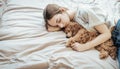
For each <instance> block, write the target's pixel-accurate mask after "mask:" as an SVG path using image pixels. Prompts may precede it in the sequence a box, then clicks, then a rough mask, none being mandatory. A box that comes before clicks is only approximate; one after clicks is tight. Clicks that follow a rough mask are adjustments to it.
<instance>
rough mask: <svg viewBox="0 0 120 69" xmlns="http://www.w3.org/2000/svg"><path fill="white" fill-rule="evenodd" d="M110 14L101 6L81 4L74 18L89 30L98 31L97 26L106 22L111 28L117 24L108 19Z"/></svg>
mask: <svg viewBox="0 0 120 69" xmlns="http://www.w3.org/2000/svg"><path fill="white" fill-rule="evenodd" d="M107 18H108V15H107V13H106V12H105V11H103V10H102V9H101V8H100V7H99V6H80V7H77V11H76V14H75V17H74V20H75V21H76V22H78V23H79V24H80V25H82V26H83V27H84V28H86V29H87V30H88V31H96V30H95V28H94V27H95V26H97V25H100V24H103V23H105V24H106V25H107V27H108V28H109V29H111V27H113V26H114V25H115V24H114V23H112V22H110V21H107Z"/></svg>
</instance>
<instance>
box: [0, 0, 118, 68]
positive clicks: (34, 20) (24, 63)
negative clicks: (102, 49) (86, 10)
mask: <svg viewBox="0 0 120 69" xmlns="http://www.w3.org/2000/svg"><path fill="white" fill-rule="evenodd" d="M0 1H4V2H5V4H6V5H5V6H4V10H2V11H1V12H0V13H1V14H2V15H1V23H0V69H118V61H117V60H112V59H111V58H110V57H108V58H107V59H103V60H101V59H99V52H98V51H97V50H95V49H91V50H88V51H85V52H76V51H73V50H72V49H71V48H66V46H65V43H66V41H67V38H66V37H65V34H64V32H62V31H59V32H47V31H46V29H45V26H44V20H43V16H42V13H43V9H44V7H45V6H46V5H47V4H48V3H55V4H59V5H61V6H65V7H68V8H73V9H74V8H75V7H76V6H78V5H79V4H84V5H100V6H101V7H102V8H103V9H105V10H106V12H108V14H110V15H109V20H110V21H111V22H114V20H117V19H118V18H119V16H120V2H117V1H116V0H0Z"/></svg>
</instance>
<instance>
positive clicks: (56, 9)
mask: <svg viewBox="0 0 120 69" xmlns="http://www.w3.org/2000/svg"><path fill="white" fill-rule="evenodd" d="M43 16H44V20H45V23H46V24H45V25H46V29H47V30H48V31H50V32H53V31H58V30H61V29H62V28H64V27H66V26H67V25H68V24H69V22H70V21H75V22H77V23H79V24H80V25H82V26H83V27H84V28H85V29H87V30H88V31H94V32H99V33H100V35H99V36H97V37H96V38H95V39H93V40H91V41H89V42H87V43H85V44H80V43H77V42H76V43H74V44H72V48H73V49H74V50H76V51H85V50H88V49H90V48H93V47H95V46H98V45H99V44H101V43H103V42H105V41H107V40H108V39H110V38H111V32H110V30H111V28H112V27H113V26H114V25H115V24H112V23H110V22H106V16H107V15H106V13H105V12H104V11H103V10H101V9H100V8H98V7H90V6H87V7H86V6H79V7H77V8H76V9H74V10H70V9H67V8H65V7H62V6H59V5H57V4H48V5H47V6H46V7H45V9H44V11H43ZM119 46H120V45H119Z"/></svg>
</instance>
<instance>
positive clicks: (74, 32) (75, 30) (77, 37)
mask: <svg viewBox="0 0 120 69" xmlns="http://www.w3.org/2000/svg"><path fill="white" fill-rule="evenodd" d="M63 31H64V32H65V33H66V37H67V38H69V40H68V42H67V43H66V46H68V47H70V46H71V45H72V44H73V43H75V42H79V43H81V44H83V43H86V42H88V41H91V40H93V39H94V38H96V37H97V36H98V35H99V33H98V32H89V31H87V30H86V29H85V28H83V27H82V26H81V25H80V24H78V23H76V22H70V23H69V25H67V26H66V27H65V28H64V29H63ZM95 49H97V50H98V51H99V52H100V55H99V56H100V58H101V59H104V58H107V57H108V56H111V57H112V59H115V58H116V51H117V48H116V47H115V46H114V45H113V41H112V39H109V40H107V41H106V42H104V43H102V44H100V45H98V46H96V47H95Z"/></svg>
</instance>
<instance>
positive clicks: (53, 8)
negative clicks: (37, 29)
mask: <svg viewBox="0 0 120 69" xmlns="http://www.w3.org/2000/svg"><path fill="white" fill-rule="evenodd" d="M60 7H61V6H58V5H56V4H48V5H47V6H46V8H45V9H44V11H43V16H44V20H45V26H46V29H48V26H47V25H49V24H48V21H47V20H50V19H51V18H52V17H53V16H54V15H56V14H58V13H62V12H61V11H60V10H59V8H60Z"/></svg>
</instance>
